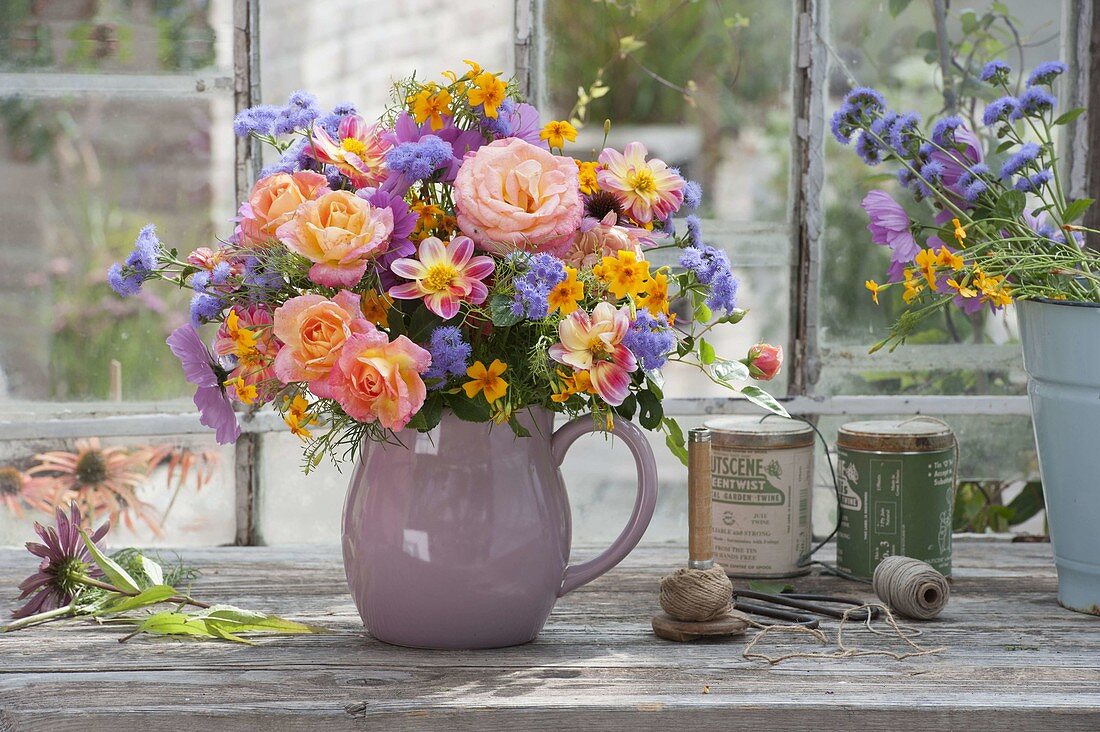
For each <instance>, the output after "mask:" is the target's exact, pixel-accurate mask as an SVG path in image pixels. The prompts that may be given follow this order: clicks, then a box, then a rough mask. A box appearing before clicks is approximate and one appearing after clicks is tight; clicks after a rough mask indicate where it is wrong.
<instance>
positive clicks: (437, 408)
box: [409, 391, 443, 432]
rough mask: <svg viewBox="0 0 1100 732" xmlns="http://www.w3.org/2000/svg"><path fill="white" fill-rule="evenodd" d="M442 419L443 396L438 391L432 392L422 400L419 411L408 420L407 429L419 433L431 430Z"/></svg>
mask: <svg viewBox="0 0 1100 732" xmlns="http://www.w3.org/2000/svg"><path fill="white" fill-rule="evenodd" d="M441 419H443V395H442V394H440V393H439V392H438V391H436V392H432V393H431V394H429V395H428V398H427V399H425V400H424V405H423V406H422V407H420V411H419V412H417V413H416V414H414V415H413V417H412V419H410V420H409V427H411V428H412V429H414V430H419V431H421V432H427V431H428V430H431V429H433V428H434V427H435V426H436V425H437V424H439V421H440V420H441Z"/></svg>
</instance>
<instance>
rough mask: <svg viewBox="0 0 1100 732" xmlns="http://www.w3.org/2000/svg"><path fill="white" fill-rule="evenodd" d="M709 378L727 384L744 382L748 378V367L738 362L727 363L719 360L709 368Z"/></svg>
mask: <svg viewBox="0 0 1100 732" xmlns="http://www.w3.org/2000/svg"><path fill="white" fill-rule="evenodd" d="M710 373H711V376H713V377H714V378H715V379H717V380H718V381H721V382H723V383H725V384H729V385H730V386H731V388H732V384H731V382H733V381H745V380H746V379H748V378H749V367H748V366H746V365H745V364H743V363H741V362H740V361H727V360H725V359H721V360H719V361H718V362H716V363H715V364H713V365H712V366H711V367H710Z"/></svg>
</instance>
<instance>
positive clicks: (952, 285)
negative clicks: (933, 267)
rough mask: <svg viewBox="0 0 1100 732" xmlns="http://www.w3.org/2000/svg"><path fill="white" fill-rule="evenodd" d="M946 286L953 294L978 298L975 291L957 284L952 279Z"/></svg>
mask: <svg viewBox="0 0 1100 732" xmlns="http://www.w3.org/2000/svg"><path fill="white" fill-rule="evenodd" d="M947 286H948V287H950V288H951V289H952V290H955V292H957V293H959V294H960V295H962V296H963V297H977V296H978V291H977V290H975V289H973V288H972V287H969V286H967V285H965V284H960V283H959V282H957V281H956V280H955V278H954V277H952V278H951V279H949V280H947Z"/></svg>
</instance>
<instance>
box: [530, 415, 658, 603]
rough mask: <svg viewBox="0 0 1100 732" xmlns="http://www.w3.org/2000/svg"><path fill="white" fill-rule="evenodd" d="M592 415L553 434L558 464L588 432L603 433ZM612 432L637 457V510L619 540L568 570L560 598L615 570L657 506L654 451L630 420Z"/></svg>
mask: <svg viewBox="0 0 1100 732" xmlns="http://www.w3.org/2000/svg"><path fill="white" fill-rule="evenodd" d="M604 431H606V430H605V429H604V428H602V427H600V426H599V425H598V424H597V423H596V420H594V419H593V418H592V417H591V416H584V417H577V418H576V419H574V420H573V421H572V422H569V423H568V424H566V425H564V426H563V427H562V428H561V429H559V430H558V431H557V432H555V433H554V437H553V439H552V440H551V443H550V450H551V453H552V454H553V456H554V461H555V463H556V464H557V465H561V463H562V461H563V460H564V459H565V453H566V451H567V450H568V449H569V446H570V445H572V444H573V443H574V442H575V441H576V440H577V438H578V437H580V436H581V435H584V434H587V433H589V432H604ZM611 432H612V433H613V434H614V435H616V436H617V437H620V438H622V440H623V442H625V443H626V446H627V447H629V448H630V452H631V454H633V455H634V464H635V466H636V467H637V468H638V496H637V498H636V499H635V500H634V511H633V512H632V513H631V514H630V520H629V521H627V524H626V527H625V528H623V530H622V533H620V534H619V536H618V538H616V539H615V541H613V542H612V543H611V546H609V547H608V548H607V549H605V550H604V551H603V553H601V554H599V555H598V556H596V557H595V558H593V559H590V560H588V561H587V562H583V563H581V564H574V565H570V566H568V567H566V568H565V574H564V575H563V576H562V581H561V588H560V589H559V590H558V597H561V596H562V595H564V594H566V593H567V592H572V591H573V590H575V589H577V588H578V587H580V586H581V585H586V584H588V583H589V582H591V581H592V580H594V579H596V578H597V577H599V576H600V575H601V574H603V573H604V572H606V571H607V570H609V569H611V568H612V567H614V566H615V565H616V564H618V563H619V562H621V561H623V559H625V558H626V555H627V554H629V553H630V552H631V551H632V550H633V549H634V547H635V546H637V545H638V542H639V541H640V540H641V538H642V534H644V533H645V530H646V528H647V527H648V526H649V521H650V519H652V518H653V509H654V508H656V506H657V464H656V463H655V462H654V460H653V450H652V449H651V448H650V447H649V441H648V440H646V438H645V435H644V434H642V431H641V430H639V429H638V428H637V427H635V426H634V424H633V423H632V422H629V421H627V420H625V419H624V420H621V421H619V420H616V421H615V423H614V426H613V427H612V429H611Z"/></svg>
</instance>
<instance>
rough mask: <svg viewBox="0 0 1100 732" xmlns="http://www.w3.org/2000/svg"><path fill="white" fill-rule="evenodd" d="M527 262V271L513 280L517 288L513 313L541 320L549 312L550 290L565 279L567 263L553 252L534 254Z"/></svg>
mask: <svg viewBox="0 0 1100 732" xmlns="http://www.w3.org/2000/svg"><path fill="white" fill-rule="evenodd" d="M525 264H526V271H525V272H524V273H523V274H521V275H517V276H516V278H515V279H514V280H512V285H513V286H514V287H515V288H516V294H515V299H514V301H513V303H512V313H513V314H515V315H522V316H523V317H526V318H530V319H531V320H541V319H542V318H545V317H546V316H547V314H548V313H549V305H548V303H547V298H548V297H549V296H550V291H551V290H553V289H554V288H555V287H557V286H558V285H559V284H560V283H562V282H564V281H565V278H566V272H565V263H564V262H562V261H561V260H560V259H558V258H557V257H555V256H553V255H552V254H533V255H531V256H530V257H527V260H526V263H525Z"/></svg>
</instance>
